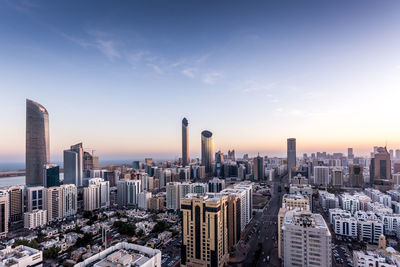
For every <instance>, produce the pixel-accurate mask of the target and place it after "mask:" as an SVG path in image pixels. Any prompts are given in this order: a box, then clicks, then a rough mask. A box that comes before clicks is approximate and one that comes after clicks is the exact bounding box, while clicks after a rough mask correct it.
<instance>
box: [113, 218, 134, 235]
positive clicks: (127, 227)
mask: <svg viewBox="0 0 400 267" xmlns="http://www.w3.org/2000/svg"><path fill="white" fill-rule="evenodd" d="M113 227H114V228H116V229H117V231H118V233H120V234H121V235H128V236H134V235H135V232H136V225H135V224H133V223H124V222H122V221H115V222H114V224H113Z"/></svg>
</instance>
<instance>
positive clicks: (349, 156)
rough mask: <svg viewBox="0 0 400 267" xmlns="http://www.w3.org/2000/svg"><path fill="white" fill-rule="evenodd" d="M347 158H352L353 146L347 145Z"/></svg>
mask: <svg viewBox="0 0 400 267" xmlns="http://www.w3.org/2000/svg"><path fill="white" fill-rule="evenodd" d="M347 158H348V159H354V154H353V148H351V147H349V148H348V149H347Z"/></svg>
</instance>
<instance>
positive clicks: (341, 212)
mask: <svg viewBox="0 0 400 267" xmlns="http://www.w3.org/2000/svg"><path fill="white" fill-rule="evenodd" d="M335 216H351V213H350V211H348V210H342V209H330V210H329V223H330V224H332V225H333V217H335Z"/></svg>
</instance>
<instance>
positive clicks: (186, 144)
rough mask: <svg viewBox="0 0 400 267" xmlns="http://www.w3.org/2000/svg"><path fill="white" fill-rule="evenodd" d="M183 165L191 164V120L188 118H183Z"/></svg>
mask: <svg viewBox="0 0 400 267" xmlns="http://www.w3.org/2000/svg"><path fill="white" fill-rule="evenodd" d="M182 165H183V166H184V167H185V166H188V165H189V122H188V120H187V119H186V118H183V120H182Z"/></svg>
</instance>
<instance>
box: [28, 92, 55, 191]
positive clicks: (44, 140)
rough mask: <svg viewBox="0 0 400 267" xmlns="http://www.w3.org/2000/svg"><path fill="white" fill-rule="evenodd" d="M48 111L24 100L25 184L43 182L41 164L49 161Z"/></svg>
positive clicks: (39, 183) (37, 104) (30, 101)
mask: <svg viewBox="0 0 400 267" xmlns="http://www.w3.org/2000/svg"><path fill="white" fill-rule="evenodd" d="M49 139H50V138H49V113H48V112H47V110H46V109H45V108H44V107H43V106H42V105H40V104H39V103H36V102H34V101H32V100H29V99H27V100H26V153H25V157H26V158H25V164H26V185H27V186H31V185H42V184H43V171H44V169H43V166H44V165H45V164H47V163H49V162H50V141H49Z"/></svg>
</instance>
